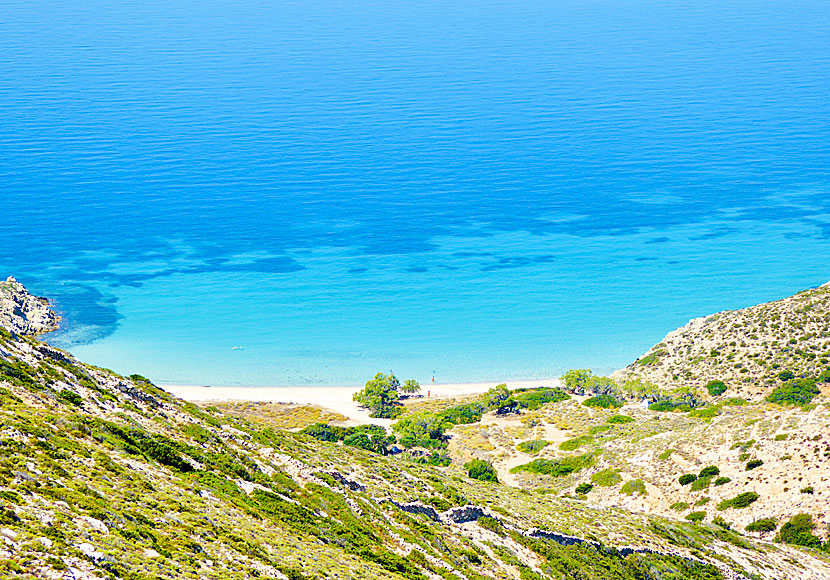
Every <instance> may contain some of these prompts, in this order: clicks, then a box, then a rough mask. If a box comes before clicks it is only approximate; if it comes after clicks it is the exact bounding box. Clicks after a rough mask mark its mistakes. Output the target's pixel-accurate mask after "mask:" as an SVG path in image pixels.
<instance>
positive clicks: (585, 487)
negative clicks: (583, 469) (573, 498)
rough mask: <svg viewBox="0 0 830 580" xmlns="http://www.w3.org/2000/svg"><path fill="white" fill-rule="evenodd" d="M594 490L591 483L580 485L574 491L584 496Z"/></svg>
mask: <svg viewBox="0 0 830 580" xmlns="http://www.w3.org/2000/svg"><path fill="white" fill-rule="evenodd" d="M592 489H594V486H593V485H592V484H590V483H580V484H579V485H577V486H576V489H575V490H574V491H575V492H576V493H578V494H582V495H584V494H586V493H588V492H589V491H591V490H592Z"/></svg>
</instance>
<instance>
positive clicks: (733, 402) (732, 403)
mask: <svg viewBox="0 0 830 580" xmlns="http://www.w3.org/2000/svg"><path fill="white" fill-rule="evenodd" d="M720 404H721V405H723V406H724V407H744V406H746V405H748V404H749V403H748V402H747V401H746V399H742V398H740V397H729V398H728V399H724V400H723V401H721V402H720Z"/></svg>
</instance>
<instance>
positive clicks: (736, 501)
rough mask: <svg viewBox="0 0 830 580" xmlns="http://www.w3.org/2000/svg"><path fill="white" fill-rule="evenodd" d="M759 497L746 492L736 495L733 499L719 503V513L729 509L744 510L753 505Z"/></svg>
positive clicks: (751, 492) (753, 493)
mask: <svg viewBox="0 0 830 580" xmlns="http://www.w3.org/2000/svg"><path fill="white" fill-rule="evenodd" d="M758 497H759V495H758V494H757V493H755V492H754V491H745V492H743V493H740V494H738V495H736V496H735V497H733V498H730V499H725V500H723V501H721V502H720V503H718V505H717V509H718V511H723V510H726V509H729V508H735V509H743V508H746V507H749V506H750V505H751V504H752V503H754V502H756V501H757V500H758Z"/></svg>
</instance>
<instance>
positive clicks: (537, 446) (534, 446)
mask: <svg viewBox="0 0 830 580" xmlns="http://www.w3.org/2000/svg"><path fill="white" fill-rule="evenodd" d="M548 445H550V441H545V440H544V439H531V440H530V441H522V442H521V443H519V444H518V445H517V446H516V449H518V450H519V451H522V452H524V453H530V454H531V455H536V454H537V453H539V452H540V451H541V450H542V449H544V448H545V447H547V446H548Z"/></svg>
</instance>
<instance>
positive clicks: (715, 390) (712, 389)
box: [706, 380, 726, 397]
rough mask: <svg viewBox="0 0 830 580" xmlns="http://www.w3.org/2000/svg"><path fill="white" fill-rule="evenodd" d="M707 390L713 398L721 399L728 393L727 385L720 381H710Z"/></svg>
mask: <svg viewBox="0 0 830 580" xmlns="http://www.w3.org/2000/svg"><path fill="white" fill-rule="evenodd" d="M706 390H707V391H709V394H710V395H711V396H713V397H719V396H720V395H722V394H724V393H725V392H726V383H724V382H723V381H719V380H714V381H709V382H708V383H706Z"/></svg>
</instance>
